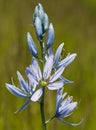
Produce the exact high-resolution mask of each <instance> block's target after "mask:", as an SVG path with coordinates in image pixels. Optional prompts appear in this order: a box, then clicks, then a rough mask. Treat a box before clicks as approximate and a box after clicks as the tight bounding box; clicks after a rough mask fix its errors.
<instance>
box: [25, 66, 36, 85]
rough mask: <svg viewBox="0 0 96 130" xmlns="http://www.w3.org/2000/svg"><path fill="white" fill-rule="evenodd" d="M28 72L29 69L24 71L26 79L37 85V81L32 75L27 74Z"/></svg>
mask: <svg viewBox="0 0 96 130" xmlns="http://www.w3.org/2000/svg"><path fill="white" fill-rule="evenodd" d="M29 72H30V71H29V69H28V68H27V69H26V74H27V77H28V79H29V80H30V81H31V82H32V83H33V84H36V85H37V84H38V81H37V79H36V78H35V77H34V75H33V74H30V73H29Z"/></svg>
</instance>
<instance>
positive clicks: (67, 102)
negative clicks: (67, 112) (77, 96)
mask: <svg viewBox="0 0 96 130" xmlns="http://www.w3.org/2000/svg"><path fill="white" fill-rule="evenodd" d="M72 100H73V96H70V97H68V98H66V99H65V100H63V101H62V103H61V108H62V107H65V106H66V105H68V104H69V103H70V102H72Z"/></svg>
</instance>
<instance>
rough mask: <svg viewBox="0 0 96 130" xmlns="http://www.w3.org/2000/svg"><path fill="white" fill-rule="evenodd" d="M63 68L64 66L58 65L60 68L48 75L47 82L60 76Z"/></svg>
mask: <svg viewBox="0 0 96 130" xmlns="http://www.w3.org/2000/svg"><path fill="white" fill-rule="evenodd" d="M64 69H65V68H64V67H60V68H59V69H58V70H57V71H56V72H55V73H54V74H53V75H52V76H51V77H50V79H49V82H50V83H52V82H54V81H55V80H57V79H58V78H59V77H60V76H61V74H62V73H63V71H64Z"/></svg>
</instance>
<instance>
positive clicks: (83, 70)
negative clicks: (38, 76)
mask: <svg viewBox="0 0 96 130" xmlns="http://www.w3.org/2000/svg"><path fill="white" fill-rule="evenodd" d="M39 2H40V3H42V5H43V6H44V9H45V12H46V13H47V14H48V16H49V19H50V21H51V22H52V23H53V25H54V28H55V42H54V45H53V49H54V50H56V48H57V46H58V45H59V44H60V43H62V42H65V55H66V54H67V53H68V52H70V53H73V52H76V53H77V57H76V59H75V61H74V62H73V63H72V64H71V65H70V66H68V67H67V68H66V70H65V72H64V76H65V77H66V78H68V79H70V80H73V81H75V82H74V84H70V85H65V91H68V93H69V94H70V95H73V96H74V100H77V101H80V104H79V106H78V109H77V110H76V111H75V112H74V114H73V115H71V116H70V117H69V118H66V120H67V121H70V122H73V123H76V122H78V121H79V120H80V119H81V118H82V117H84V121H83V123H82V124H81V125H80V126H77V127H69V126H66V125H64V124H62V123H60V122H59V121H58V120H56V119H55V120H53V121H52V122H50V123H49V124H48V125H47V129H48V130H63V129H64V130H65V129H66V130H95V129H96V123H95V122H96V1H95V0H91V1H90V0H58V1H56V0H0V130H13V129H14V130H41V118H40V111H39V105H38V104H37V103H31V104H30V105H29V106H28V107H27V109H25V110H24V111H23V112H21V113H19V114H17V115H15V114H14V112H15V111H16V110H17V109H18V108H19V107H20V106H21V105H22V104H23V102H24V100H23V99H19V98H16V97H15V96H13V95H12V94H10V93H9V92H8V91H7V89H6V88H5V82H8V83H11V77H13V78H14V82H15V83H16V84H18V81H17V75H16V71H17V70H19V71H20V72H21V73H22V74H23V75H24V77H25V78H26V75H25V68H26V66H29V64H30V63H31V58H32V57H31V54H30V53H29V50H28V48H27V44H26V32H28V31H29V32H30V33H31V35H32V36H33V39H34V41H35V42H36V44H37V46H38V48H39V45H38V44H39V43H38V41H37V40H36V35H35V30H34V27H33V25H32V14H33V11H34V8H35V6H36V5H37V3H39ZM54 47H55V48H54ZM55 94H56V93H55V92H52V91H51V92H50V91H47V92H46V99H45V111H46V119H48V118H50V117H51V115H52V114H53V113H54V110H55Z"/></svg>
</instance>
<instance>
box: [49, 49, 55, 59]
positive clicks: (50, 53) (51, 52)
mask: <svg viewBox="0 0 96 130" xmlns="http://www.w3.org/2000/svg"><path fill="white" fill-rule="evenodd" d="M48 55H52V56H53V57H54V53H53V51H52V48H51V47H50V48H49V49H48Z"/></svg>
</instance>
